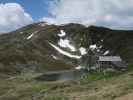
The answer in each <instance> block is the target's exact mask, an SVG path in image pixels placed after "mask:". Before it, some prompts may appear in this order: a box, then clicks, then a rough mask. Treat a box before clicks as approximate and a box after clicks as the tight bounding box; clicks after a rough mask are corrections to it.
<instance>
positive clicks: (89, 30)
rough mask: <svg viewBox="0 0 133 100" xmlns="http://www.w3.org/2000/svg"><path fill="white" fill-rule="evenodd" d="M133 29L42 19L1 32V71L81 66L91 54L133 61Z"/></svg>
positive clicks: (63, 68) (64, 68) (53, 69)
mask: <svg viewBox="0 0 133 100" xmlns="http://www.w3.org/2000/svg"><path fill="white" fill-rule="evenodd" d="M132 51H133V31H122V30H111V29H108V28H104V27H95V26H89V27H85V26H83V25H80V24H72V23H71V24H66V25H60V26H56V25H47V24H46V23H43V22H40V23H35V24H31V25H28V26H26V27H23V28H21V29H18V30H16V31H14V32H10V33H8V34H3V35H0V72H6V73H19V72H22V71H38V72H39V71H42V72H45V71H56V70H67V69H80V68H81V67H85V65H86V64H85V63H89V62H88V55H90V54H91V55H120V56H121V57H122V58H123V59H124V60H125V61H127V62H128V63H131V62H132V61H133V52H132Z"/></svg>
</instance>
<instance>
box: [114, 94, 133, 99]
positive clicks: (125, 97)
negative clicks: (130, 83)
mask: <svg viewBox="0 0 133 100" xmlns="http://www.w3.org/2000/svg"><path fill="white" fill-rule="evenodd" d="M115 100H133V93H129V94H127V95H124V96H122V97H119V98H116V99H115Z"/></svg>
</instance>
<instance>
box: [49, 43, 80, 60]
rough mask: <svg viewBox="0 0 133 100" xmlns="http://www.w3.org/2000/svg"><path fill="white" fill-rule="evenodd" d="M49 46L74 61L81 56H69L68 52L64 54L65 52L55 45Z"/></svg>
mask: <svg viewBox="0 0 133 100" xmlns="http://www.w3.org/2000/svg"><path fill="white" fill-rule="evenodd" d="M49 44H50V45H51V46H52V47H53V48H55V49H56V50H57V51H58V52H59V53H61V54H63V55H65V56H68V57H70V58H75V59H80V58H81V56H79V55H72V54H70V53H69V52H66V51H64V50H62V49H60V48H59V47H58V46H55V45H54V44H52V43H49Z"/></svg>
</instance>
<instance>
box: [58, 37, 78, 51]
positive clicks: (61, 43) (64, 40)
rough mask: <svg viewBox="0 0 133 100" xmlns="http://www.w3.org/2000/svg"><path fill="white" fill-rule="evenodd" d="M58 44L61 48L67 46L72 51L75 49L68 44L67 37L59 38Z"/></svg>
mask: <svg viewBox="0 0 133 100" xmlns="http://www.w3.org/2000/svg"><path fill="white" fill-rule="evenodd" d="M58 45H59V46H60V47H63V48H69V49H70V50H71V51H73V52H75V51H76V48H75V47H74V46H73V45H71V44H70V41H69V40H68V39H60V40H59V42H58Z"/></svg>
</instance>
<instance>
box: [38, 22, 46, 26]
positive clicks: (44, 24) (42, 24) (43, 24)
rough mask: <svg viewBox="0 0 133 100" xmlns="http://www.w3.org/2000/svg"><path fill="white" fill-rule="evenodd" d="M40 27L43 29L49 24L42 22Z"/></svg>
mask: <svg viewBox="0 0 133 100" xmlns="http://www.w3.org/2000/svg"><path fill="white" fill-rule="evenodd" d="M38 25H40V26H41V27H44V26H46V25H47V23H46V22H42V23H39V24H38Z"/></svg>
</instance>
